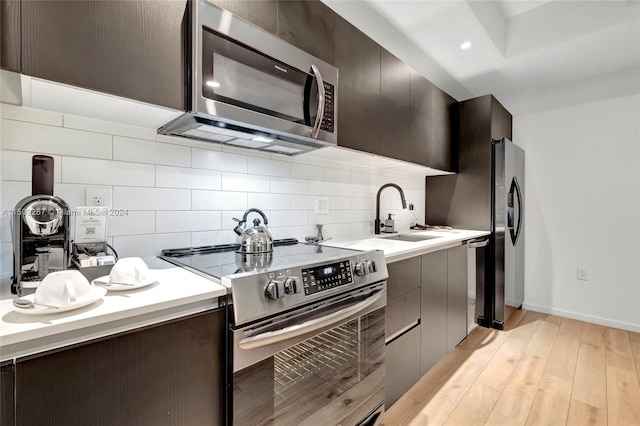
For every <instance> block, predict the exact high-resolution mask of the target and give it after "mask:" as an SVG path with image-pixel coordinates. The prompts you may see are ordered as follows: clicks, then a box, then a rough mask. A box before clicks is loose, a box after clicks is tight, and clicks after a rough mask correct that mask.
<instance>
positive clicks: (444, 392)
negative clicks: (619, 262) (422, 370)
mask: <svg viewBox="0 0 640 426" xmlns="http://www.w3.org/2000/svg"><path fill="white" fill-rule="evenodd" d="M639 383H640V334H638V333H632V332H627V331H623V330H618V329H613V328H608V327H603V326H599V325H594V324H589V323H586V322H581V321H575V320H570V319H567V318H560V317H557V316H553V315H544V314H540V313H537V312H531V311H516V312H515V313H514V314H513V315H512V316H511V317H510V318H509V320H508V321H507V323H506V324H505V331H498V330H491V329H486V328H482V327H478V328H476V329H474V330H473V331H472V332H471V334H470V335H469V336H468V337H467V338H466V339H465V340H464V341H463V342H462V343H460V344H459V345H458V347H456V349H454V350H453V351H452V352H451V353H450V354H448V355H447V356H446V357H445V358H444V359H442V360H441V361H440V362H439V363H438V364H436V366H435V367H433V368H432V369H431V370H430V371H429V372H428V373H427V374H426V375H425V376H424V377H423V378H422V379H420V381H419V382H418V383H416V385H415V386H413V387H412V388H411V389H410V390H409V392H408V393H407V394H405V395H404V396H403V397H402V398H401V399H400V400H399V401H398V402H396V403H395V404H394V405H393V406H392V407H391V408H390V409H389V410H388V411H387V413H386V414H385V416H384V418H383V421H382V424H383V425H386V426H397V425H421V426H422V425H442V424H445V425H461V426H462V425H464V426H468V425H554V426H555V425H588V424H594V425H607V424H608V425H610V426H618V425H620V426H630V425H640V384H639Z"/></svg>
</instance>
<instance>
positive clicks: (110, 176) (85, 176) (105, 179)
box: [62, 157, 155, 186]
mask: <svg viewBox="0 0 640 426" xmlns="http://www.w3.org/2000/svg"><path fill="white" fill-rule="evenodd" d="M62 182H64V183H82V184H91V185H131V186H133V185H135V186H154V184H155V166H153V165H151V164H140V163H126V162H123V161H110V160H95V159H89V158H80V157H62Z"/></svg>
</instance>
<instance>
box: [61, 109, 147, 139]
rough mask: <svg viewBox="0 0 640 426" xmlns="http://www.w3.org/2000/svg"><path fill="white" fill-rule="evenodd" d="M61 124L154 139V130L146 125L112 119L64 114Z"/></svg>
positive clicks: (72, 127) (110, 133)
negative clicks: (124, 122) (113, 120)
mask: <svg viewBox="0 0 640 426" xmlns="http://www.w3.org/2000/svg"><path fill="white" fill-rule="evenodd" d="M63 120H64V121H63V126H64V127H67V128H70V129H77V130H87V131H89V132H96V133H106V134H108V135H119V136H126V137H131V138H137V139H147V140H155V138H156V133H157V132H156V131H155V130H154V129H150V128H148V127H140V126H132V125H130V124H122V123H114V122H112V121H104V120H97V119H95V118H88V117H79V116H77V115H70V114H64V118H63Z"/></svg>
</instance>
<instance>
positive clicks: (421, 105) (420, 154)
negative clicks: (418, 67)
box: [411, 71, 457, 172]
mask: <svg viewBox="0 0 640 426" xmlns="http://www.w3.org/2000/svg"><path fill="white" fill-rule="evenodd" d="M455 106H456V101H455V99H453V98H452V97H451V96H449V95H447V94H446V93H445V92H443V91H442V90H440V89H439V88H438V87H436V86H435V85H434V84H433V83H431V82H430V81H429V80H427V79H426V78H424V77H423V76H422V75H420V74H418V73H417V72H415V71H412V74H411V158H412V159H413V162H415V163H418V164H422V165H425V166H429V167H432V168H434V169H438V170H444V171H452V172H455V171H457V141H456V140H455V138H454V136H455V132H454V131H453V128H454V122H455V121H454V120H455V111H454V109H455Z"/></svg>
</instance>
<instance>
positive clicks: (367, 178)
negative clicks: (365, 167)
mask: <svg viewBox="0 0 640 426" xmlns="http://www.w3.org/2000/svg"><path fill="white" fill-rule="evenodd" d="M351 183H353V184H355V185H371V175H370V174H369V173H361V172H351Z"/></svg>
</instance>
